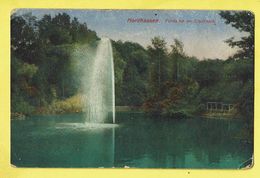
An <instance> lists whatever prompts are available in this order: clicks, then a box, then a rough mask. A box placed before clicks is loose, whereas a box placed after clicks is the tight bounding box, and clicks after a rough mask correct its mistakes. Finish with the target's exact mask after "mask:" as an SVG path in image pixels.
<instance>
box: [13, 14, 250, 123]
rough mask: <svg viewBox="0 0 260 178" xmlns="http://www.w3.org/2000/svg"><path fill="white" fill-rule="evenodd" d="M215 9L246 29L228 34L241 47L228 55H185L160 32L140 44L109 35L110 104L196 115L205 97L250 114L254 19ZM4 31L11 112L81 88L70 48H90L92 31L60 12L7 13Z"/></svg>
mask: <svg viewBox="0 0 260 178" xmlns="http://www.w3.org/2000/svg"><path fill="white" fill-rule="evenodd" d="M220 15H221V17H223V18H224V19H225V20H226V23H227V24H231V25H232V26H233V27H235V28H237V29H238V30H240V31H242V32H243V31H244V32H247V33H249V35H247V36H245V37H243V38H242V39H241V40H238V41H234V39H233V38H232V39H229V40H227V43H228V44H229V45H230V46H232V47H234V46H237V47H238V48H240V50H239V51H238V53H237V54H235V55H234V56H233V57H230V58H229V59H227V60H220V59H206V60H198V59H197V58H196V57H192V56H188V55H186V54H185V51H184V46H183V43H182V42H181V41H179V40H178V39H174V40H173V41H172V44H170V45H167V44H166V41H165V40H164V39H163V38H161V37H160V36H156V37H154V38H153V39H151V45H149V46H148V47H147V48H144V47H142V46H141V45H140V44H138V43H133V42H128V41H127V42H122V41H120V40H119V41H112V46H113V55H114V63H115V82H116V105H127V106H139V107H142V108H143V109H144V110H145V111H147V112H148V113H151V114H154V115H158V116H167V117H176V116H178V117H182V116H189V115H192V114H201V113H203V112H204V111H205V108H206V106H205V104H206V102H208V101H219V102H225V103H231V104H234V105H235V107H236V109H237V114H239V115H243V116H245V117H249V118H252V116H253V115H252V114H253V99H254V96H253V89H254V86H253V74H254V73H253V62H254V59H253V56H254V55H253V54H254V53H253V49H254V46H253V44H254V41H253V39H254V36H253V26H252V19H253V17H251V16H250V14H249V16H248V14H244V13H242V12H232V13H230V12H221V13H220ZM248 19H250V21H248ZM11 30H12V31H11V54H12V55H11V69H12V73H11V80H12V91H11V93H12V96H11V97H12V98H11V101H12V112H18V113H24V114H30V113H32V112H34V111H35V110H37V108H40V107H43V106H51V104H52V103H53V101H61V100H65V99H67V98H70V97H72V96H78V94H80V80H78V79H77V77H78V76H77V75H75V71H74V70H73V67H74V65H76V64H75V63H74V61H73V57H71V53H72V50H73V49H74V47H75V45H78V44H88V45H89V46H93V47H94V46H95V44H96V42H97V41H98V40H99V38H98V36H97V35H96V33H95V32H94V31H91V30H90V29H88V27H87V25H86V24H82V23H80V22H79V21H78V20H77V19H76V18H74V19H71V18H70V16H69V15H67V14H65V13H63V14H58V15H56V16H55V17H51V16H50V15H45V16H44V17H43V18H41V19H40V20H37V19H36V18H35V17H34V16H32V15H30V14H26V15H23V16H17V15H15V14H14V15H12V19H11ZM168 46H170V48H169V47H168Z"/></svg>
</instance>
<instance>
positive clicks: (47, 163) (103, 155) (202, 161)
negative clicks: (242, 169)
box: [11, 113, 253, 168]
mask: <svg viewBox="0 0 260 178" xmlns="http://www.w3.org/2000/svg"><path fill="white" fill-rule="evenodd" d="M66 117H67V118H66ZM66 117H63V118H62V119H60V118H56V117H49V118H44V119H42V118H38V119H36V118H33V119H31V120H27V121H12V140H11V141H12V146H11V149H12V150H11V152H12V163H13V164H15V165H17V166H20V167H21V166H22V167H125V166H129V167H140V168H238V167H239V166H240V165H241V164H242V163H243V162H244V161H246V160H247V159H248V158H250V156H251V155H252V151H253V144H252V143H251V142H250V141H248V138H246V137H245V138H244V137H241V135H239V133H241V132H242V131H243V130H244V124H243V122H242V121H239V120H236V121H232V122H230V121H226V120H205V119H194V120H193V119H190V120H178V121H176V120H164V121H162V120H158V119H152V118H147V117H145V116H144V115H135V114H134V115H133V114H129V113H128V114H121V115H120V114H118V115H117V118H118V119H117V120H118V124H119V126H115V125H109V124H103V125H102V124H101V125H93V124H92V125H85V124H84V123H83V122H82V120H81V116H79V115H73V116H66ZM75 121H77V123H75Z"/></svg>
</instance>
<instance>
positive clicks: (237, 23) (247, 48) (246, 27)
mask: <svg viewBox="0 0 260 178" xmlns="http://www.w3.org/2000/svg"><path fill="white" fill-rule="evenodd" d="M219 15H220V16H221V17H222V18H223V19H224V20H225V23H226V24H229V25H231V26H232V27H234V28H236V29H238V30H239V31H240V32H245V33H247V36H243V37H241V39H239V40H235V38H234V37H231V38H229V39H228V40H226V43H228V44H229V46H231V47H238V48H239V50H238V51H237V53H235V54H234V55H233V56H232V58H233V59H240V58H247V59H248V58H249V59H254V23H255V20H254V14H252V13H251V12H249V11H221V12H220V13H219Z"/></svg>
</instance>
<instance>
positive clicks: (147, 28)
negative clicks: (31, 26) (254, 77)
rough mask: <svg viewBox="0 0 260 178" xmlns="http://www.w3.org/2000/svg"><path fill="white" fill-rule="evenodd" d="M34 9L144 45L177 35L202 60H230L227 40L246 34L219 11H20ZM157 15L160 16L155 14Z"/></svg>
mask: <svg viewBox="0 0 260 178" xmlns="http://www.w3.org/2000/svg"><path fill="white" fill-rule="evenodd" d="M28 12H32V15H35V16H36V17H38V18H41V17H42V16H43V15H44V14H51V15H52V16H54V15H55V14H57V13H61V12H66V13H67V14H69V15H70V16H71V17H77V18H78V19H79V21H80V22H86V23H87V26H88V28H90V29H92V30H95V31H96V32H97V34H98V36H100V37H102V36H106V37H108V38H111V39H113V40H122V41H133V42H138V43H140V44H141V45H143V46H144V47H147V45H149V44H151V38H153V37H154V36H161V37H163V38H164V39H165V40H166V42H167V43H168V45H170V44H172V42H173V39H174V38H177V39H179V40H181V41H182V42H183V43H184V50H185V52H186V53H187V54H188V55H190V56H196V57H198V58H199V59H204V58H221V59H226V58H227V57H228V56H230V55H231V54H233V53H234V52H235V51H236V49H232V48H230V47H229V46H228V45H227V44H226V43H224V40H226V39H228V38H230V37H233V36H234V37H235V38H240V37H241V36H243V35H245V34H242V33H241V32H239V31H238V30H236V29H235V28H232V27H231V26H229V25H226V24H225V23H224V20H223V19H222V18H221V17H220V16H219V15H218V11H192V10H182V11H180V10H48V9H20V10H17V11H16V13H17V14H24V13H28ZM155 14H157V15H155ZM128 18H158V19H159V23H128V22H127V20H128ZM166 19H183V20H194V19H200V20H204V19H205V20H214V21H215V23H216V24H215V25H214V24H206V23H202V24H198V23H182V24H180V23H178V24H176V23H167V22H165V20H166Z"/></svg>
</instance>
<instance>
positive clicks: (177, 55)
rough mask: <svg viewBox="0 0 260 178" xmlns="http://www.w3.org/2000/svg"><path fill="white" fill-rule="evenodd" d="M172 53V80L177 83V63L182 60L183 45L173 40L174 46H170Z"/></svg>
mask: <svg viewBox="0 0 260 178" xmlns="http://www.w3.org/2000/svg"><path fill="white" fill-rule="evenodd" d="M171 48H172V51H171V53H170V57H171V59H172V61H173V75H172V76H173V80H174V81H178V76H179V61H180V60H181V59H182V58H184V56H185V54H184V50H183V43H182V42H181V41H180V40H178V39H174V44H173V45H171Z"/></svg>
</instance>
